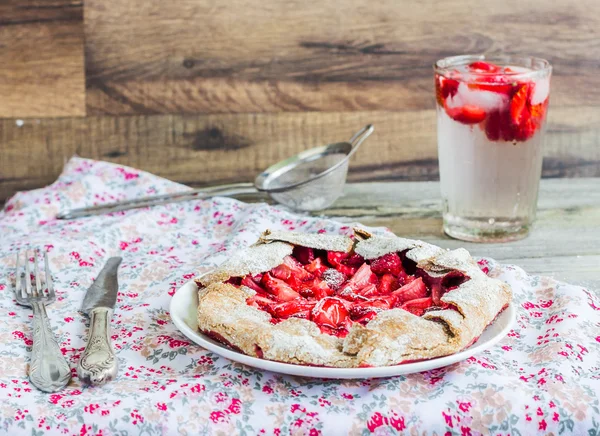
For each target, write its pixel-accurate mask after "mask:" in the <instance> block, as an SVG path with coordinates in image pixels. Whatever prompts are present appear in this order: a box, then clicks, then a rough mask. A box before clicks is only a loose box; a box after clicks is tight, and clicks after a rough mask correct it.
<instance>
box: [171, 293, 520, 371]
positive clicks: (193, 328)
mask: <svg viewBox="0 0 600 436" xmlns="http://www.w3.org/2000/svg"><path fill="white" fill-rule="evenodd" d="M197 291H198V287H197V286H196V284H195V283H194V282H193V281H190V282H187V283H186V284H185V285H183V286H182V287H181V288H179V290H178V291H177V293H176V294H175V295H174V296H173V298H172V299H171V307H170V311H171V319H172V320H173V323H175V326H176V327H177V328H178V329H179V330H180V331H181V332H182V333H183V334H184V335H185V336H187V337H188V338H189V339H190V340H192V341H194V342H195V343H197V344H198V345H200V346H202V347H204V348H206V349H207V350H209V351H212V352H213V353H216V354H219V355H221V356H223V357H226V358H227V359H230V360H233V361H235V362H240V363H243V364H246V365H248V366H253V367H255V368H260V369H266V370H268V371H273V372H279V373H282V374H290V375H297V376H304V377H320V378H332V379H357V378H376V377H391V376H395V375H401V374H411V373H414V372H421V371H427V370H430V369H435V368H441V367H443V366H447V365H450V364H452V363H456V362H460V361H461V360H464V359H467V358H468V357H470V356H472V355H474V354H477V353H479V352H481V351H483V350H485V349H486V348H490V347H491V346H493V345H495V344H496V343H497V342H498V341H500V339H502V338H503V337H504V336H506V334H507V333H508V332H509V331H510V329H511V327H512V325H513V322H514V320H515V315H516V311H515V308H514V307H513V305H512V304H511V305H509V306H508V308H507V309H506V310H504V311H503V312H502V313H501V314H500V316H498V318H496V320H495V321H494V322H493V323H492V324H491V325H490V326H488V328H487V329H486V330H485V331H484V332H483V334H482V335H481V336H480V337H479V339H478V340H477V342H475V343H474V344H473V345H471V346H470V347H469V348H467V349H466V350H464V351H461V352H460V353H456V354H453V355H451V356H446V357H439V358H437V359H430V360H425V361H423V362H415V363H405V364H401V365H394V366H383V367H377V368H323V367H316V366H303V365H293V364H290V363H281V362H273V361H271V360H265V359H258V358H256V357H251V356H246V355H245V354H242V353H238V352H237V351H233V350H232V349H230V348H228V347H226V346H225V345H223V344H221V343H219V342H217V341H214V340H212V339H211V338H209V337H208V336H206V335H204V334H202V333H201V332H200V331H198V323H197V321H196V310H197V307H198V292H197Z"/></svg>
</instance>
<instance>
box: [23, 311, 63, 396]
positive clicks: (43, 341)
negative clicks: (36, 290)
mask: <svg viewBox="0 0 600 436" xmlns="http://www.w3.org/2000/svg"><path fill="white" fill-rule="evenodd" d="M31 306H32V308H33V349H32V352H31V364H30V365H29V380H30V381H31V384H33V385H34V386H35V387H37V388H38V389H39V390H41V391H44V392H57V391H60V390H61V389H62V388H64V387H65V386H66V385H67V384H68V383H69V380H71V368H70V367H69V364H68V363H67V360H66V359H65V357H64V356H63V354H62V352H61V351H60V347H59V345H58V342H57V341H56V338H55V337H54V333H52V327H50V320H49V319H48V314H47V313H46V306H44V303H42V302H41V301H33V302H32V303H31Z"/></svg>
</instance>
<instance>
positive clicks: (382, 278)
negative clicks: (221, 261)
mask: <svg viewBox="0 0 600 436" xmlns="http://www.w3.org/2000/svg"><path fill="white" fill-rule="evenodd" d="M468 279H469V278H468V277H467V276H465V275H464V274H463V273H461V272H459V271H450V272H449V273H448V274H445V275H442V276H439V277H433V276H430V275H429V274H427V273H426V272H425V271H423V270H421V269H419V268H417V266H416V263H415V262H414V261H412V260H410V259H408V258H407V257H406V253H405V252H401V253H388V254H385V255H383V256H381V257H379V258H377V259H373V260H368V261H365V260H364V259H363V258H362V257H361V256H359V255H358V254H356V253H341V252H333V251H331V252H324V251H322V250H312V249H307V248H304V247H295V248H294V251H293V253H292V255H291V256H287V257H286V258H285V259H284V262H283V263H282V264H281V265H279V266H277V267H275V268H273V269H272V270H271V271H268V272H266V273H262V274H255V275H247V276H245V277H243V278H233V279H230V280H228V283H230V284H232V285H234V286H245V287H247V288H250V289H252V290H254V291H255V292H256V294H255V295H254V296H253V297H251V298H248V299H247V304H248V305H250V306H253V307H256V308H257V309H260V310H264V311H266V312H267V313H269V314H270V315H271V322H273V323H275V324H276V323H278V322H281V321H282V320H284V319H288V318H304V319H307V320H310V321H312V322H314V323H315V324H317V325H318V326H319V328H320V330H321V332H323V333H326V334H331V335H335V336H339V337H344V336H346V334H347V333H348V331H349V329H350V327H351V326H352V324H353V323H360V324H363V325H365V324H367V323H368V322H369V321H371V320H372V319H373V318H375V317H376V316H377V314H378V313H379V312H381V311H384V310H390V309H398V308H400V309H404V310H406V311H408V312H410V313H412V314H414V315H416V316H422V315H423V314H424V313H425V312H427V311H429V310H437V309H445V308H450V309H454V308H453V307H452V306H450V305H447V304H444V303H443V302H442V301H441V297H442V295H443V294H444V293H446V292H449V291H451V290H452V289H455V288H456V287H458V286H459V285H460V284H461V283H463V282H464V281H466V280H468Z"/></svg>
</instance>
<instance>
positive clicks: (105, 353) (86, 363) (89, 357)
mask: <svg viewBox="0 0 600 436" xmlns="http://www.w3.org/2000/svg"><path fill="white" fill-rule="evenodd" d="M111 317H112V310H111V309H108V308H106V307H98V308H96V309H93V310H92V311H91V312H90V332H89V334H88V343H87V346H86V347H85V350H84V351H83V355H82V356H81V359H80V360H79V364H78V365H77V375H78V376H79V379H80V380H81V381H82V382H84V383H87V384H91V385H102V384H104V383H106V382H108V381H111V380H112V379H114V378H115V377H116V375H117V359H116V357H115V352H114V351H113V348H112V345H111V343H110V319H111Z"/></svg>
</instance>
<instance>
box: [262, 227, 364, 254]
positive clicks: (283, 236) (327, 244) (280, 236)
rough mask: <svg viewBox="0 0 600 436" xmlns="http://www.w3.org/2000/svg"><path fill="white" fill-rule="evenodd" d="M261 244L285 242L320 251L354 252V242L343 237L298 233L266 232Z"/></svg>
mask: <svg viewBox="0 0 600 436" xmlns="http://www.w3.org/2000/svg"><path fill="white" fill-rule="evenodd" d="M260 241H261V242H265V243H267V242H271V241H284V242H289V243H290V244H294V245H301V246H303V247H310V248H316V249H318V250H330V251H344V252H348V251H350V250H352V245H353V244H354V241H353V240H352V239H350V238H349V237H347V236H343V235H323V234H316V233H314V234H310V233H297V232H285V231H276V232H271V231H270V230H267V231H265V233H263V235H262V236H261V237H260Z"/></svg>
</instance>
